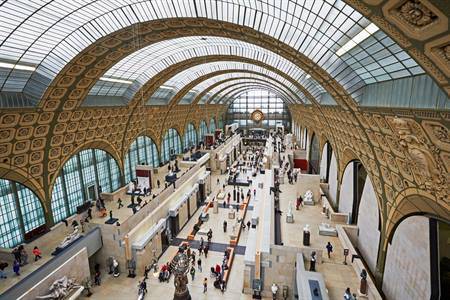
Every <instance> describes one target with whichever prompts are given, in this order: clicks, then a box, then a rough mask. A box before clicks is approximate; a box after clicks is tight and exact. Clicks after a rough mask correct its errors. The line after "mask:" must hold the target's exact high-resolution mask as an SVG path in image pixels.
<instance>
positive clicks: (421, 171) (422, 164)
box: [392, 117, 444, 190]
mask: <svg viewBox="0 0 450 300" xmlns="http://www.w3.org/2000/svg"><path fill="white" fill-rule="evenodd" d="M392 125H393V127H394V128H395V130H396V132H397V134H398V136H399V143H400V145H401V146H402V147H403V148H404V149H405V150H406V152H407V153H408V154H409V156H410V157H411V163H412V164H413V172H414V177H415V178H416V181H417V182H418V184H419V185H425V187H426V188H427V189H430V190H432V189H435V188H438V187H439V186H440V185H441V184H442V183H443V181H444V180H443V178H441V174H440V166H439V165H438V164H437V163H436V160H435V158H434V157H433V154H432V152H431V151H430V149H429V148H428V146H427V144H426V143H425V141H424V140H423V139H421V138H420V133H419V132H417V131H416V130H414V126H413V125H411V124H410V123H409V122H408V120H407V119H402V118H398V117H395V118H393V119H392Z"/></svg>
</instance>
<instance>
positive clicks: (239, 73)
mask: <svg viewBox="0 0 450 300" xmlns="http://www.w3.org/2000/svg"><path fill="white" fill-rule="evenodd" d="M243 76H247V77H249V78H255V79H263V80H265V81H267V82H270V83H271V84H273V85H275V86H279V87H280V90H283V92H284V94H285V95H286V98H287V99H291V101H293V102H296V103H298V102H301V101H302V100H301V99H300V98H299V97H298V96H297V95H296V94H295V92H293V91H292V90H291V89H290V88H289V87H288V86H286V85H285V84H284V83H283V82H280V81H278V80H277V79H274V78H272V77H271V76H269V75H266V74H263V73H258V72H256V71H246V70H233V69H228V70H227V69H225V70H217V71H214V72H211V73H207V74H204V75H201V76H198V77H197V78H195V79H193V80H192V81H190V82H188V83H186V85H184V86H183V87H182V88H181V89H180V90H177V91H176V94H174V93H172V94H162V93H164V90H165V89H162V88H159V90H156V92H155V93H154V94H153V95H152V96H151V97H150V100H149V102H148V104H153V105H155V104H156V105H166V104H169V106H171V107H172V106H175V105H177V104H178V103H179V101H180V100H182V99H183V98H186V97H188V98H190V97H195V95H191V94H189V93H190V91H191V90H192V89H193V88H194V87H195V86H197V85H198V84H200V83H202V82H204V81H207V80H210V79H213V78H218V80H220V79H221V78H233V77H236V78H238V77H243Z"/></svg>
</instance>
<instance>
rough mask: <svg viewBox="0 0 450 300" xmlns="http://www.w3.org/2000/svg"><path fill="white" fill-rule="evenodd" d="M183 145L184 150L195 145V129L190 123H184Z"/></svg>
mask: <svg viewBox="0 0 450 300" xmlns="http://www.w3.org/2000/svg"><path fill="white" fill-rule="evenodd" d="M183 145H184V151H187V150H189V149H190V148H192V147H195V146H196V145H197V131H196V130H195V127H194V124H192V123H189V124H187V125H186V129H185V130H184V137H183Z"/></svg>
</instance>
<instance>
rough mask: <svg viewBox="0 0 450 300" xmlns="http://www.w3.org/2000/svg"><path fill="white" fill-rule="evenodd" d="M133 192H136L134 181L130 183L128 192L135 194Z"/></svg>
mask: <svg viewBox="0 0 450 300" xmlns="http://www.w3.org/2000/svg"><path fill="white" fill-rule="evenodd" d="M133 190H134V183H133V181H130V183H129V184H128V192H129V193H133Z"/></svg>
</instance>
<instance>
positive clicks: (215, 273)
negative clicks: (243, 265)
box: [205, 249, 230, 293]
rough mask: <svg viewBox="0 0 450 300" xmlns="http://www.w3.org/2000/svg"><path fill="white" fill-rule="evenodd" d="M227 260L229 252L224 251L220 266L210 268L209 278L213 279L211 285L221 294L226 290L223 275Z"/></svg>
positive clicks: (226, 267) (226, 268)
mask: <svg viewBox="0 0 450 300" xmlns="http://www.w3.org/2000/svg"><path fill="white" fill-rule="evenodd" d="M229 259H230V251H229V250H228V249H226V250H225V252H224V254H223V259H222V265H219V264H216V265H215V266H212V267H211V277H212V278H214V282H213V285H214V287H215V288H216V289H220V290H221V291H222V293H223V292H225V289H226V281H225V278H224V275H225V271H226V270H228V260H229ZM205 279H206V278H205Z"/></svg>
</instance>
